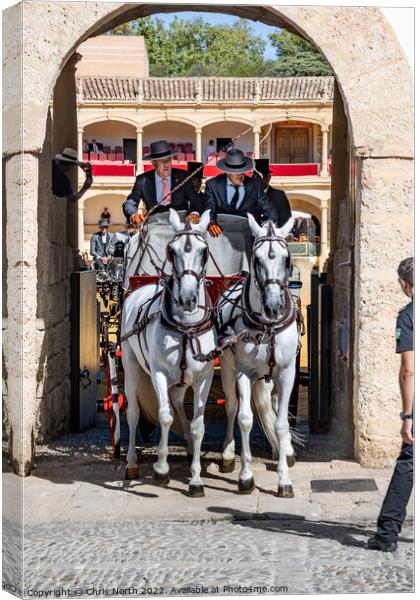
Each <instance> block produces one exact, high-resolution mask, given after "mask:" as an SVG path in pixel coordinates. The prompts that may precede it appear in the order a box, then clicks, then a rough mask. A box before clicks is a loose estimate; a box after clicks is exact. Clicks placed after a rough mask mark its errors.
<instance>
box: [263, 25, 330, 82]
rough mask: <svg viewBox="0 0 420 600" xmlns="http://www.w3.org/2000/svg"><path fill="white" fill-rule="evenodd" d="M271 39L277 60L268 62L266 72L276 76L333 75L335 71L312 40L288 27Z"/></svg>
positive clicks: (272, 35)
mask: <svg viewBox="0 0 420 600" xmlns="http://www.w3.org/2000/svg"><path fill="white" fill-rule="evenodd" d="M270 41H271V43H272V45H273V46H274V48H275V49H276V54H277V57H278V60H277V61H270V62H267V63H266V65H265V71H264V74H265V75H266V76H276V77H299V76H300V77H304V76H318V75H333V71H332V69H331V67H330V65H329V64H328V62H327V61H326V60H325V58H324V57H323V56H322V55H321V54H320V53H319V52H318V50H317V49H316V48H315V46H313V45H312V44H311V43H310V42H307V41H306V40H304V39H302V38H301V37H299V36H297V35H294V34H293V33H290V32H289V31H287V30H286V29H282V30H281V31H278V32H275V33H272V34H271V35H270Z"/></svg>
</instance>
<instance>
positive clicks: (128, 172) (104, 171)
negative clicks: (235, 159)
mask: <svg viewBox="0 0 420 600" xmlns="http://www.w3.org/2000/svg"><path fill="white" fill-rule="evenodd" d="M172 164H173V166H174V167H175V168H177V169H183V170H186V169H187V163H186V162H184V161H177V160H173V161H172ZM143 169H144V172H147V171H150V170H151V169H153V165H152V163H151V162H150V161H144V162H143ZM270 170H271V174H272V176H273V177H311V176H312V177H316V176H318V175H319V172H320V165H319V164H318V163H303V164H288V165H286V164H270ZM222 172H223V171H221V170H220V169H218V168H217V167H216V165H214V164H213V165H206V166H205V167H204V177H215V176H216V175H219V174H220V173H222ZM329 172H330V174H331V166H330V165H329ZM92 175H93V176H94V177H95V176H96V177H134V175H135V165H134V164H127V161H125V162H124V163H123V162H117V161H116V162H112V161H109V160H108V161H92Z"/></svg>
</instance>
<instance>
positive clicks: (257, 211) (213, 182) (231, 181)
mask: <svg viewBox="0 0 420 600" xmlns="http://www.w3.org/2000/svg"><path fill="white" fill-rule="evenodd" d="M216 166H217V167H218V168H219V169H220V170H221V171H224V173H223V174H222V175H217V177H213V179H210V180H209V181H207V184H206V191H205V192H204V196H205V202H206V208H209V209H210V211H211V212H210V217H211V221H210V224H209V232H210V235H211V236H213V237H218V236H219V235H220V234H221V233H223V230H222V228H221V227H220V225H219V224H218V223H217V215H218V214H230V215H239V216H241V217H246V216H247V214H248V213H251V214H252V215H253V216H254V217H255V219H256V220H257V221H262V220H268V219H270V220H272V221H274V222H275V221H276V219H277V213H276V211H275V209H274V207H273V206H272V205H271V204H270V203H269V201H268V199H267V196H266V195H265V193H264V190H263V187H262V182H261V179H257V178H253V177H247V176H246V175H245V173H246V172H247V171H250V170H251V169H252V167H253V160H252V158H248V157H246V156H245V155H244V153H243V152H242V150H239V148H233V149H231V150H228V151H227V152H226V156H225V158H223V159H221V160H219V161H217V163H216Z"/></svg>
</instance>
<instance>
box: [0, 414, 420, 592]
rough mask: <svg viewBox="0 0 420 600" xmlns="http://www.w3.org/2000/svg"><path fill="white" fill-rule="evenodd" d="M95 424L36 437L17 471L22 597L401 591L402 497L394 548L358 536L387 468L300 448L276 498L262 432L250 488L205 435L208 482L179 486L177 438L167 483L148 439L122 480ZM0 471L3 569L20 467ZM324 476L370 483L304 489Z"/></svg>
mask: <svg viewBox="0 0 420 600" xmlns="http://www.w3.org/2000/svg"><path fill="white" fill-rule="evenodd" d="M106 434H107V431H106V428H105V426H104V427H103V429H101V428H97V429H95V430H91V431H90V432H88V433H87V434H79V435H73V436H65V437H63V438H61V440H59V441H58V442H56V443H55V444H51V445H50V446H48V447H42V448H40V449H39V451H38V463H37V466H36V468H35V469H34V471H33V475H32V476H31V477H29V478H27V479H25V480H24V490H25V511H24V514H25V524H26V525H25V537H24V540H25V541H24V544H25V595H26V596H27V597H28V596H29V595H30V594H31V595H32V596H33V595H34V591H38V592H41V591H44V592H46V591H48V590H52V592H51V594H53V593H55V595H56V597H57V595H67V596H70V595H73V596H75V595H78V596H82V597H88V596H92V595H99V596H105V595H109V596H111V595H120V596H121V595H125V596H127V595H132V596H133V595H134V596H135V595H139V596H140V595H143V594H145V595H155V594H160V595H186V594H189V595H197V593H203V594H206V593H207V594H222V593H223V594H238V593H247V594H261V593H263V594H276V593H277V594H284V593H288V594H300V593H328V594H329V593H344V592H348V593H354V592H366V593H367V592H371V593H372V592H375V593H378V592H410V591H413V565H414V562H413V561H414V559H413V557H414V550H413V526H412V516H413V501H412V500H411V502H410V505H409V510H408V519H407V522H406V524H405V526H404V529H403V531H402V535H401V538H400V542H399V545H398V550H397V552H396V553H394V554H386V553H381V552H377V551H371V550H367V549H366V547H365V544H366V541H367V539H368V537H370V535H372V534H373V533H374V530H375V521H376V516H377V514H378V511H379V507H380V504H381V502H382V498H383V495H384V493H385V490H386V487H387V484H388V481H389V478H390V475H391V469H362V468H361V467H360V466H359V465H358V464H357V463H355V462H351V461H339V460H332V461H330V462H310V461H306V460H300V461H298V462H297V463H296V465H295V466H294V467H293V469H291V472H290V473H291V480H292V482H293V486H294V491H295V498H292V499H280V498H278V497H276V496H275V492H276V487H277V475H276V472H275V463H274V461H272V460H271V459H270V458H268V457H269V454H268V452H267V451H266V450H265V449H264V447H263V446H264V444H263V441H262V440H261V448H262V449H261V451H256V459H255V462H254V477H255V481H256V489H255V491H254V492H253V493H252V494H250V495H242V494H239V493H238V491H237V480H238V473H239V465H238V463H237V465H236V469H235V472H234V473H231V474H222V473H220V472H219V467H218V460H219V459H220V454H218V453H217V452H215V451H213V449H212V443H211V442H208V443H207V446H206V445H205V446H204V448H205V451H204V454H203V462H202V464H203V481H204V485H205V492H206V496H205V498H189V497H188V496H187V494H186V492H187V489H188V476H189V470H188V465H187V462H186V457H185V451H184V449H183V448H181V447H180V446H179V445H177V444H172V445H171V447H170V451H171V452H170V459H169V461H170V465H171V482H170V484H169V485H168V487H166V488H162V487H157V486H156V485H154V483H153V481H152V464H153V461H154V460H155V458H154V456H155V454H154V453H155V447H154V444H153V443H151V444H150V445H149V446H147V445H146V446H144V445H142V446H143V447H142V451H141V455H140V479H139V480H136V481H130V482H126V481H124V460H123V459H122V460H121V461H120V462H118V463H115V462H114V463H113V462H112V460H111V459H110V458H109V456H110V449H109V447H106V443H104V436H105V435H106ZM124 435H125V433H124ZM216 437H217V436H216ZM123 441H124V440H123ZM257 441H258V436H257ZM123 447H124V444H123ZM3 477H4V484H5V490H6V493H5V497H4V506H5V510H4V536H5V538H4V548H5V550H4V554H3V561H4V569H5V570H4V572H5V573H7V577H8V579H9V580H10V581H14V580H15V579H14V578H16V577H17V570H16V569H17V567H16V565H18V561H17V560H16V561H14V559H13V557H14V556H17V548H18V529H17V527H16V522H17V515H16V512H15V509H16V507H15V506H13V493H15V496H14V497H15V498H16V486H18V485H20V482H21V480H19V479H18V478H17V477H16V476H15V475H13V474H12V473H11V472H10V469H8V468H7V466H6V469H5V472H4V475H3ZM331 479H334V480H337V479H338V480H345V481H346V482H347V483H348V482H349V481H350V482H353V483H354V484H357V482H358V481H359V482H360V480H364V481H365V480H369V481H370V482H372V480H373V481H374V487H377V489H376V490H373V491H347V492H335V493H334V492H325V491H324V492H322V491H321V492H319V491H318V492H316V491H314V490H315V489H316V484H317V483H318V485H319V482H323V481H325V480H331ZM355 489H357V485H356V487H355ZM13 490H14V491H13ZM8 492H10V494H9V493H8ZM54 590H55V592H54ZM63 590H65V592H63ZM51 594H50V596H51Z"/></svg>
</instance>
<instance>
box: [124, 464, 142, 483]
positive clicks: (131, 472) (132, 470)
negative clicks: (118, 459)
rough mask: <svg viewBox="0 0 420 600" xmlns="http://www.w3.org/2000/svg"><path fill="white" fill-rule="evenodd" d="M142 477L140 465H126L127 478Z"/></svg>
mask: <svg viewBox="0 0 420 600" xmlns="http://www.w3.org/2000/svg"><path fill="white" fill-rule="evenodd" d="M139 477H140V474H139V468H138V467H129V466H127V467H125V479H127V480H130V479H138V478H139Z"/></svg>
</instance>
